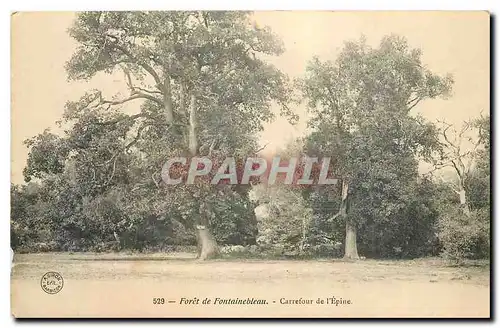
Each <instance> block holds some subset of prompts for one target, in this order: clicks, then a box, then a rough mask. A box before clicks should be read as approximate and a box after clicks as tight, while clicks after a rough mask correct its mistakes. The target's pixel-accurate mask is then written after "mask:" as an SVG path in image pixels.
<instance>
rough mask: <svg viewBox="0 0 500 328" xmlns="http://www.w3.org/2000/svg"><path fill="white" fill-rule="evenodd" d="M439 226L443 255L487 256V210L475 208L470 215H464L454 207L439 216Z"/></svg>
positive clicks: (488, 233)
mask: <svg viewBox="0 0 500 328" xmlns="http://www.w3.org/2000/svg"><path fill="white" fill-rule="evenodd" d="M439 227H440V232H439V238H440V240H441V243H442V244H443V255H444V256H445V257H447V258H449V259H452V260H463V259H479V258H486V257H489V250H490V214H489V211H487V210H476V211H472V212H471V215H470V216H465V215H464V214H463V213H461V211H460V210H458V209H454V210H451V211H448V212H447V213H446V214H444V215H443V216H442V217H441V220H440V222H439Z"/></svg>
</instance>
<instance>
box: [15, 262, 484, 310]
mask: <svg viewBox="0 0 500 328" xmlns="http://www.w3.org/2000/svg"><path fill="white" fill-rule="evenodd" d="M190 257H192V256H191V255H187V256H186V254H178V255H177V256H169V257H165V255H163V254H156V255H150V256H149V255H148V256H141V257H137V256H123V255H119V256H118V255H114V254H106V255H99V256H96V255H89V254H75V255H68V254H33V255H16V257H15V261H14V262H15V265H14V267H13V270H12V285H11V297H12V310H13V313H14V314H15V315H16V316H18V317H46V316H63V317H78V316H82V317H98V316H103V317H109V316H111V317H123V316H125V317H488V316H489V304H490V299H489V268H488V267H470V268H457V267H447V266H444V265H443V264H442V262H440V261H434V262H433V261H362V262H356V263H347V262H341V261H233V260H231V261H222V260H218V261H209V262H202V263H200V262H197V261H195V260H193V259H192V258H190ZM48 271H56V272H59V273H60V274H61V275H62V276H63V278H64V287H63V289H62V290H61V291H60V292H59V293H58V294H55V295H49V294H47V293H45V292H44V291H43V290H42V288H41V286H40V279H41V277H42V275H43V274H44V273H46V272H48ZM153 298H159V299H160V303H161V299H162V298H164V299H165V304H153V303H154V301H153ZM205 299H208V300H210V302H211V304H203V301H204V300H205ZM318 299H319V301H318ZM168 301H172V303H169V302H168ZM174 302H175V303H174ZM214 302H215V303H216V304H214ZM243 302H245V303H249V302H250V303H252V302H253V303H254V304H230V303H243ZM318 302H319V303H318ZM321 302H323V303H321ZM181 303H182V304H181ZM187 303H189V304H187ZM266 303H267V304H266ZM328 303H330V304H328ZM332 303H333V304H332ZM335 304H336V305H335Z"/></svg>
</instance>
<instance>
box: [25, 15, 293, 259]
mask: <svg viewBox="0 0 500 328" xmlns="http://www.w3.org/2000/svg"><path fill="white" fill-rule="evenodd" d="M69 33H70V35H71V37H73V39H75V40H76V42H77V44H78V45H77V49H76V51H75V53H74V54H73V56H72V58H71V59H70V60H69V61H68V63H67V65H66V69H67V72H68V77H69V78H70V79H74V80H91V78H92V77H94V76H95V75H96V74H98V73H105V74H113V75H114V77H116V76H119V75H118V74H121V76H123V83H124V85H126V86H127V88H128V90H129V92H130V93H129V95H125V96H124V95H120V94H117V95H115V96H114V97H113V98H111V99H108V98H107V97H106V96H105V95H104V93H103V92H102V91H100V90H91V91H89V92H88V93H87V94H85V95H84V96H83V97H82V98H81V99H80V100H79V101H76V102H68V104H67V106H66V111H65V114H64V117H63V122H62V123H63V125H64V126H69V127H70V128H69V130H67V131H66V134H67V138H66V139H65V142H64V143H63V145H64V147H60V148H61V149H62V151H61V152H59V153H58V154H60V156H61V157H55V158H53V159H52V165H46V164H43V165H38V166H37V167H38V168H40V169H41V170H42V171H47V170H46V169H45V168H46V167H48V168H51V169H52V168H53V169H52V171H53V172H50V173H52V174H54V173H57V172H60V171H62V168H61V167H60V166H61V165H63V163H68V162H71V163H73V165H75V167H76V169H75V171H76V172H77V173H78V172H80V173H82V174H83V175H80V176H85V177H86V178H87V179H85V182H86V183H88V184H89V185H88V188H87V189H86V193H87V192H90V190H92V191H93V192H90V194H89V196H90V197H91V198H95V197H97V196H99V197H102V196H103V195H106V194H107V193H108V192H110V191H111V189H113V188H115V189H116V188H117V186H120V192H119V193H118V194H119V195H121V196H120V197H119V199H120V203H121V204H124V205H123V206H124V212H125V213H126V212H127V211H135V212H136V215H135V216H143V215H144V214H145V213H153V214H155V215H161V213H163V214H164V213H167V212H176V213H179V216H180V217H182V218H184V219H187V220H190V219H192V221H194V222H193V223H194V226H196V227H197V236H198V238H197V239H198V242H199V249H200V252H199V256H200V258H201V259H205V258H209V257H211V256H213V255H215V254H216V252H217V243H216V241H215V238H214V236H213V233H212V232H211V223H210V221H211V219H212V221H220V220H215V219H214V215H215V212H217V211H216V209H215V208H216V207H217V206H212V205H214V202H217V201H218V199H217V197H216V193H225V194H226V198H229V199H233V200H234V201H236V202H240V203H241V201H239V200H238V199H239V198H238V196H237V194H238V195H242V197H246V193H247V192H248V188H246V189H245V188H243V187H242V188H235V187H231V186H218V187H213V186H210V185H207V184H203V183H201V184H200V183H199V184H197V185H193V186H186V185H176V186H166V185H165V184H164V183H163V181H162V180H161V169H162V166H163V164H164V163H165V162H166V161H167V160H168V159H169V158H170V157H177V156H189V157H195V156H216V157H219V158H220V157H223V156H227V155H233V156H234V155H235V154H236V155H240V156H243V155H247V154H254V153H255V151H256V148H257V142H256V138H255V135H256V133H257V132H258V131H260V130H262V128H263V123H264V122H267V121H270V120H272V119H273V116H274V115H273V111H271V104H272V103H276V104H278V105H279V107H280V108H281V114H285V115H288V117H289V118H291V119H293V118H295V116H294V115H293V113H291V111H290V110H289V108H288V107H287V105H286V104H287V99H288V93H289V88H288V78H287V77H286V75H284V74H282V73H281V72H280V71H279V70H278V69H276V68H275V67H274V66H272V65H270V64H268V63H266V62H265V61H264V60H263V59H261V58H262V56H263V55H272V56H274V55H279V54H281V53H282V52H283V46H282V44H281V42H280V41H279V40H278V39H277V38H276V36H275V35H274V34H273V33H272V32H271V31H270V30H269V28H267V27H259V26H258V25H257V24H256V23H254V22H252V20H251V14H250V13H247V12H215V11H214V12H83V13H79V14H77V17H76V19H75V21H74V24H73V26H72V27H71V29H70V30H69ZM45 139H47V138H45ZM45 139H44V140H43V141H45ZM45 144H48V145H49V146H53V145H54V142H53V140H52V139H50V140H47V142H45ZM32 146H33V145H32ZM35 148H36V147H35ZM32 153H33V151H32ZM54 170H55V171H54ZM84 171H85V172H84ZM36 172H37V169H36V168H28V169H27V171H26V173H27V175H28V176H31V175H33V174H36ZM77 175H78V174H77ZM89 177H90V178H89ZM80 182H82V181H80ZM231 195H232V196H231ZM235 197H236V198H235ZM138 201H140V204H139V205H140V206H139V205H138V204H137V202H138ZM244 202H245V201H243V203H244ZM127 204H133V205H134V206H127ZM215 205H217V204H215ZM218 207H219V208H220V206H218ZM137 208H141V209H143V211H139V210H138V209H137ZM249 211H250V212H252V209H249ZM126 225H127V226H128V223H126Z"/></svg>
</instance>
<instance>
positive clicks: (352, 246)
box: [344, 220, 359, 260]
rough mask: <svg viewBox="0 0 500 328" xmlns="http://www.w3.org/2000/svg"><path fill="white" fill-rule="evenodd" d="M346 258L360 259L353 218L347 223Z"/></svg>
mask: <svg viewBox="0 0 500 328" xmlns="http://www.w3.org/2000/svg"><path fill="white" fill-rule="evenodd" d="M344 259H349V260H359V255H358V245H357V242H356V226H355V225H354V224H353V222H351V220H346V224H345V253H344Z"/></svg>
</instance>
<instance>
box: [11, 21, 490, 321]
mask: <svg viewBox="0 0 500 328" xmlns="http://www.w3.org/2000/svg"><path fill="white" fill-rule="evenodd" d="M11 26H12V31H11V33H12V40H11V42H12V49H11V58H12V63H11V65H12V66H11V67H12V71H11V79H12V80H11V81H12V108H11V112H12V114H11V117H12V122H11V125H12V151H11V167H12V172H11V181H12V182H11V216H10V227H11V232H10V236H11V239H10V245H11V248H12V250H13V253H14V255H13V262H12V267H11V312H12V315H13V316H14V317H16V318H489V317H490V315H491V312H490V305H491V300H490V248H491V237H490V234H491V232H490V222H491V221H490V220H491V217H490V209H491V199H490V194H491V192H490V190H491V186H490V177H491V175H490V15H489V13H488V12H486V11H484V12H482V11H460V12H459V11H456V12H455V11H401V12H398V11H393V12H383V11H380V12H376V11H373V12H370V11H349V12H337V11H275V12H273V11H266V12H259V11H257V12H242V11H189V12H188V11H130V12H126V11H117V12H104V11H103V12H16V13H13V14H12V16H11Z"/></svg>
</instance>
